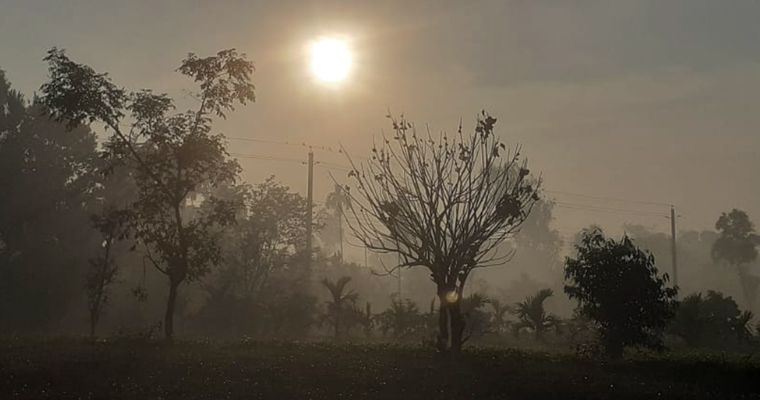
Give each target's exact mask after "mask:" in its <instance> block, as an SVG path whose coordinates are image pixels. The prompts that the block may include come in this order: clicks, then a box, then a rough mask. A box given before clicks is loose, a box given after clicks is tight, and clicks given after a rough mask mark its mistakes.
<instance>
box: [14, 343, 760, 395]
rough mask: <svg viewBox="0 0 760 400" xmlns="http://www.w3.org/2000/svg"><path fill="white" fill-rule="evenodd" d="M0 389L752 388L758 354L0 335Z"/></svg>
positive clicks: (402, 391)
mask: <svg viewBox="0 0 760 400" xmlns="http://www.w3.org/2000/svg"><path fill="white" fill-rule="evenodd" d="M0 354H2V357H0V368H2V371H3V372H4V373H3V378H2V379H0V397H2V398H9V399H13V398H19V399H22V398H23V399H27V398H35V399H77V398H88V397H90V398H181V399H210V398H213V399H218V398H254V399H258V398H262V399H263V398H312V399H335V398H362V399H387V398H396V399H429V398H430V396H431V393H435V396H436V398H438V399H462V398H477V399H496V398H503V397H504V396H505V394H508V395H509V396H511V397H514V398H563V399H588V398H615V399H642V398H657V397H667V398H689V399H724V398H753V397H756V394H757V392H758V389H759V388H758V382H757V379H755V378H756V377H757V375H758V373H760V365H758V362H757V359H752V360H747V359H746V358H745V359H740V358H726V357H705V356H702V357H695V356H688V357H679V358H670V359H665V358H659V357H651V356H644V357H639V358H637V359H631V360H627V361H621V362H615V363H604V364H602V363H598V362H595V361H590V360H581V359H577V358H575V357H573V356H569V355H557V354H546V353H534V352H523V351H516V350H497V349H472V350H467V351H464V352H462V354H461V356H460V357H459V358H458V360H457V368H452V363H451V362H448V361H447V360H442V359H440V358H439V357H437V356H436V355H435V354H433V353H431V352H430V351H429V350H428V349H425V348H418V347H398V346H387V345H334V344H304V343H278V342H270V343H258V342H248V341H246V342H242V343H241V342H236V343H229V344H208V343H193V342H179V343H176V344H175V345H173V346H162V345H159V344H156V343H144V342H136V343H135V342H131V343H130V342H115V343H111V342H103V343H96V344H94V345H93V344H87V343H83V342H77V341H66V340H55V341H49V342H36V341H29V340H27V341H15V340H12V341H4V342H2V343H0Z"/></svg>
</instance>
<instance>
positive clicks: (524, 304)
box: [513, 289, 559, 339]
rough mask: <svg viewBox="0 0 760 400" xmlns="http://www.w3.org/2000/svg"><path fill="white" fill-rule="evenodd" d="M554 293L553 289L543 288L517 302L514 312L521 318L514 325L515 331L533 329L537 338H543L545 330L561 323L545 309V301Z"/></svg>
mask: <svg viewBox="0 0 760 400" xmlns="http://www.w3.org/2000/svg"><path fill="white" fill-rule="evenodd" d="M553 294H554V292H552V290H551V289H541V290H539V291H538V293H536V294H535V295H533V296H528V297H527V298H526V299H525V300H523V301H521V302H519V303H517V304H515V307H514V310H513V313H514V314H515V316H517V318H518V320H519V321H518V322H517V324H515V325H514V329H515V333H517V332H519V331H520V330H521V329H526V328H527V329H530V330H531V331H533V333H534V334H535V335H536V339H541V337H542V336H543V334H544V332H546V331H547V330H548V329H551V328H556V327H557V326H558V325H559V319H558V318H557V317H555V316H554V315H552V314H549V313H547V312H546V310H545V309H544V301H546V299H548V298H549V297H551V296H552V295H553Z"/></svg>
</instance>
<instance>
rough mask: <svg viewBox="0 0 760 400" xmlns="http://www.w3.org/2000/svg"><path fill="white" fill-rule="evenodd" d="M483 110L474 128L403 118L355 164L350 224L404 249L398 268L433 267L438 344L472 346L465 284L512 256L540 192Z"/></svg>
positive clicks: (369, 239) (391, 248) (375, 246)
mask: <svg viewBox="0 0 760 400" xmlns="http://www.w3.org/2000/svg"><path fill="white" fill-rule="evenodd" d="M495 124H496V119H495V118H493V117H491V116H489V115H487V114H486V113H485V112H484V113H483V114H482V116H480V117H479V119H478V121H477V126H476V128H475V133H474V134H472V135H466V134H464V133H463V132H462V129H461V126H460V129H459V131H458V133H457V135H455V136H454V137H451V138H450V137H449V136H448V135H446V134H442V135H441V136H440V137H438V138H435V137H434V136H433V135H432V134H431V133H429V132H428V133H418V132H417V130H416V129H415V127H414V126H413V125H412V124H411V123H409V122H407V121H406V120H405V119H404V118H403V117H402V118H401V119H400V120H396V119H392V127H393V132H394V133H393V136H392V137H389V138H383V141H382V143H381V145H380V146H379V147H373V149H372V158H371V160H369V161H367V162H366V163H363V164H362V165H360V166H356V165H355V164H353V162H352V165H353V168H352V171H351V172H350V173H349V178H351V179H352V180H353V183H354V185H353V186H354V187H355V189H356V190H355V191H353V192H351V191H350V190H349V189H351V187H348V186H347V187H346V193H348V194H349V196H350V199H351V201H350V204H349V207H348V215H349V216H350V218H347V224H348V225H349V227H350V228H351V230H352V231H353V233H354V235H355V236H356V237H357V238H359V240H360V241H361V242H362V243H363V244H364V245H365V246H366V247H367V248H369V249H371V250H374V251H377V252H390V253H397V254H398V255H400V258H401V262H400V263H399V265H398V266H396V267H394V268H393V269H392V270H394V269H396V268H404V267H423V268H426V269H428V270H429V271H430V276H431V279H432V280H433V282H434V283H435V284H436V291H437V293H436V294H437V296H438V298H439V299H440V304H441V305H440V307H439V321H438V331H439V334H438V338H437V347H438V349H439V351H451V352H458V351H459V350H460V349H461V347H462V344H463V343H464V330H465V317H464V314H463V312H462V308H461V307H462V306H461V303H462V301H461V299H462V291H463V289H464V287H465V285H466V283H467V278H468V277H469V275H470V273H471V272H472V270H473V269H475V268H480V267H485V266H489V265H497V264H499V263H501V262H503V261H504V260H506V259H508V256H509V255H508V254H499V252H498V250H499V244H500V243H501V242H502V241H503V240H504V239H506V238H507V237H510V236H511V235H512V234H514V233H515V232H516V231H517V230H518V229H519V227H520V225H521V224H522V222H523V221H525V219H526V218H527V216H528V214H529V213H530V210H531V208H532V206H533V204H534V203H535V201H536V200H537V199H538V194H537V186H538V185H534V184H531V183H529V182H528V178H527V177H528V175H529V171H528V169H527V167H526V166H527V164H526V162H525V161H524V160H523V159H522V156H521V153H520V150H519V148H517V149H516V150H508V149H507V147H506V145H505V144H504V143H502V142H501V141H500V139H499V138H498V137H497V136H496V134H495V132H494V125H495Z"/></svg>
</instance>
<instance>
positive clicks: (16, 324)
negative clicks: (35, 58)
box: [0, 72, 99, 332]
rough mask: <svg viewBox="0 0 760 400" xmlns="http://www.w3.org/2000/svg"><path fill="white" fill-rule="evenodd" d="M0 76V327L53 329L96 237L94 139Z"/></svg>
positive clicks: (76, 291)
mask: <svg viewBox="0 0 760 400" xmlns="http://www.w3.org/2000/svg"><path fill="white" fill-rule="evenodd" d="M45 111H46V110H45V108H44V106H43V105H42V104H40V103H39V102H38V101H37V100H36V99H35V101H33V102H32V103H31V104H27V103H26V102H25V101H24V99H23V97H22V96H21V94H20V93H18V92H16V91H14V90H13V89H11V87H10V84H9V83H8V82H7V81H6V80H5V79H4V77H3V74H2V73H1V72H0V188H2V189H0V330H3V331H5V330H12V331H16V332H21V331H40V330H43V329H50V328H55V327H58V322H63V321H62V317H63V316H64V313H65V312H66V311H67V310H69V307H70V306H73V303H74V302H75V301H77V300H79V299H80V298H81V297H80V296H81V295H82V290H81V289H82V276H83V274H84V273H85V268H86V264H87V256H88V255H90V254H92V252H93V250H94V248H95V246H97V244H98V243H99V242H98V241H97V232H96V231H95V230H94V229H93V228H92V227H91V226H90V224H89V219H88V214H89V213H90V208H91V200H92V193H93V191H94V190H95V187H96V185H97V183H98V182H97V181H98V180H97V177H96V176H95V174H94V173H93V165H94V161H95V160H96V158H97V156H96V142H95V136H94V134H93V133H92V132H91V131H90V130H89V129H87V128H86V127H80V128H78V129H74V130H71V131H67V130H66V129H65V125H64V124H61V123H58V122H56V121H53V120H50V119H49V118H48V117H47V116H46V115H45V114H46V112H45Z"/></svg>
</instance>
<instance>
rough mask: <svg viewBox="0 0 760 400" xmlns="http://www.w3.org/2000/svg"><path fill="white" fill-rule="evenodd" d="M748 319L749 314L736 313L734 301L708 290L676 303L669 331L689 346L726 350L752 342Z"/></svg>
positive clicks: (745, 312)
mask: <svg viewBox="0 0 760 400" xmlns="http://www.w3.org/2000/svg"><path fill="white" fill-rule="evenodd" d="M751 320H752V313H751V312H750V311H741V310H739V306H738V305H737V304H736V302H735V301H734V299H732V298H731V297H726V296H724V295H723V294H722V293H718V292H714V291H712V290H710V291H708V292H707V295H706V296H704V297H703V296H702V293H695V294H692V295H689V296H686V297H685V298H684V299H683V300H682V301H681V302H680V303H679V305H678V310H677V311H676V315H675V318H674V319H673V322H672V324H671V326H670V331H671V332H672V333H673V334H675V335H678V336H680V337H682V338H683V339H684V340H685V341H686V343H688V344H689V345H690V346H695V347H716V348H729V347H732V346H737V345H742V344H743V345H746V344H748V343H749V342H750V341H751V340H752V329H751V326H750V321H751Z"/></svg>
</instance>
